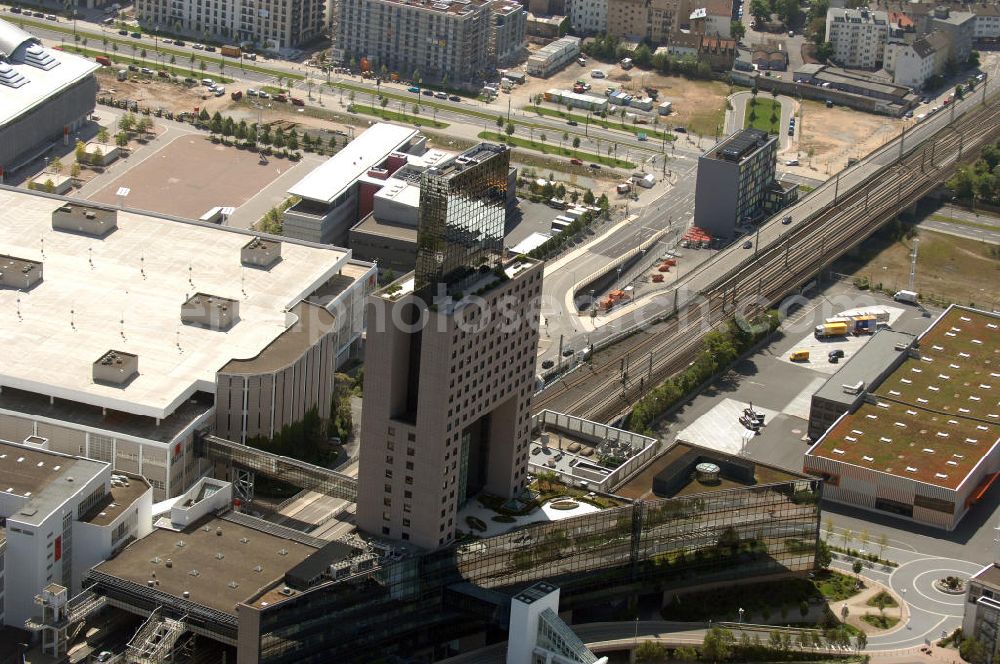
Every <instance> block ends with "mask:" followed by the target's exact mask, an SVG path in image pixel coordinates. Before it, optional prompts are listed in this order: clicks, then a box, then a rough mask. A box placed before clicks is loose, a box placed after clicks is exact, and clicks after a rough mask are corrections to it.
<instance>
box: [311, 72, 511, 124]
mask: <svg viewBox="0 0 1000 664" xmlns="http://www.w3.org/2000/svg"><path fill="white" fill-rule="evenodd" d="M329 85H330V87H331V88H341V89H343V90H347V91H349V92H354V93H355V98H354V101H355V102H360V101H363V100H365V99H371V96H372V94H381V95H382V96H383V97H387V98H389V99H393V100H395V101H405V102H407V103H409V104H412V103H414V102H416V101H417V100H418V99H419V100H420V101H419V103H420V105H421V106H428V107H430V108H437V109H439V110H442V111H455V112H457V113H463V114H465V115H471V116H473V117H477V118H480V119H489V120H492V121H496V118H497V115H504V116H506V114H504V113H500V112H499V111H498V112H497V113H495V114H490V113H484V112H482V111H477V110H475V109H472V108H468V107H467V106H462V104H461V103H457V102H442V101H433V99H434V98H433V97H426V96H423V95H418V94H415V93H413V92H395V91H393V90H387V89H383V90H381V91H380V92H376V91H375V90H371V89H370V88H366V87H363V86H360V85H354V84H351V83H344V82H342V81H341V82H338V81H334V82H332V83H330V84H329ZM424 100H426V101H424Z"/></svg>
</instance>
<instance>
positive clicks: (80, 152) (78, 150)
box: [73, 140, 87, 162]
mask: <svg viewBox="0 0 1000 664" xmlns="http://www.w3.org/2000/svg"><path fill="white" fill-rule="evenodd" d="M73 151H74V152H75V154H76V160H77V161H79V162H85V161H87V146H86V145H84V144H83V141H81V140H77V142H76V147H75V148H73Z"/></svg>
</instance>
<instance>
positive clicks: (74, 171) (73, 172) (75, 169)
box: [69, 161, 80, 178]
mask: <svg viewBox="0 0 1000 664" xmlns="http://www.w3.org/2000/svg"><path fill="white" fill-rule="evenodd" d="M69 174H70V177H74V178H78V177H80V164H79V163H78V162H75V161H74V162H73V164H72V165H71V166H70V167H69Z"/></svg>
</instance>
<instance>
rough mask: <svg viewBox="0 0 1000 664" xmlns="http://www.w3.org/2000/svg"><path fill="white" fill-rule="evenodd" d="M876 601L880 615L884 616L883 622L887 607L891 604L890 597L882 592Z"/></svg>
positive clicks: (876, 597) (876, 596) (883, 617)
mask: <svg viewBox="0 0 1000 664" xmlns="http://www.w3.org/2000/svg"><path fill="white" fill-rule="evenodd" d="M874 600H875V608H877V609H878V612H879V615H880V616H882V619H883V620H885V607H886V605H887V604H888V603H889V596H888V595H886V594H885V593H884V592H880V593H879V594H877V595H875V597H874ZM883 624H884V623H883Z"/></svg>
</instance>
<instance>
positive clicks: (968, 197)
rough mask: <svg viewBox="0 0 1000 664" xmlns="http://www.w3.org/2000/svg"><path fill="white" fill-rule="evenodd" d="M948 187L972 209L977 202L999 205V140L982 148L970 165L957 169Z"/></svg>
mask: <svg viewBox="0 0 1000 664" xmlns="http://www.w3.org/2000/svg"><path fill="white" fill-rule="evenodd" d="M948 187H949V188H950V189H951V190H952V191H953V192H955V197H956V198H958V199H959V200H961V201H963V202H965V203H967V204H968V205H970V206H972V208H973V209H975V207H976V205H977V204H979V203H985V204H987V205H994V206H1000V142H997V143H994V144H992V145H988V146H986V147H985V148H983V152H982V154H981V155H980V157H979V159H977V160H976V161H975V163H973V164H972V165H971V166H963V167H961V168H960V169H958V172H957V173H955V175H953V176H952V177H951V179H950V180H948Z"/></svg>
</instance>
